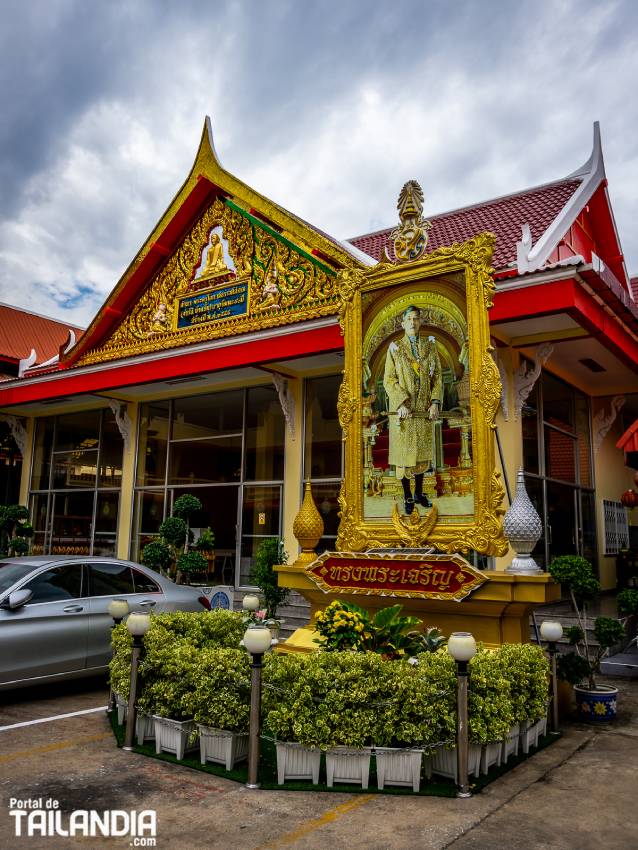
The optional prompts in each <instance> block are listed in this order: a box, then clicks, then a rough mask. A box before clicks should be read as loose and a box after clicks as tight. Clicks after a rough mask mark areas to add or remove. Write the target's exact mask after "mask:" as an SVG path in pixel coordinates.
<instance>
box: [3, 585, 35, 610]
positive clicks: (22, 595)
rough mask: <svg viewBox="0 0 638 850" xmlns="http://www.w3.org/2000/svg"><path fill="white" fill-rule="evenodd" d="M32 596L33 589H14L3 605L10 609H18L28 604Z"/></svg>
mask: <svg viewBox="0 0 638 850" xmlns="http://www.w3.org/2000/svg"><path fill="white" fill-rule="evenodd" d="M32 596H33V591H32V590H26V589H24V590H14V591H13V593H10V594H9V596H8V597H7V599H5V600H4V602H3V603H2V607H3V608H7V609H8V610H9V611H17V609H18V608H22V606H23V605H26V604H27V602H28V601H29V600H30V599H31V597H32Z"/></svg>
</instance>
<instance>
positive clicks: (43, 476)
mask: <svg viewBox="0 0 638 850" xmlns="http://www.w3.org/2000/svg"><path fill="white" fill-rule="evenodd" d="M52 448H53V420H51V419H44V418H43V419H38V421H37V424H36V431H35V440H34V444H33V467H32V474H31V489H33V490H48V489H49V472H50V470H51V450H52Z"/></svg>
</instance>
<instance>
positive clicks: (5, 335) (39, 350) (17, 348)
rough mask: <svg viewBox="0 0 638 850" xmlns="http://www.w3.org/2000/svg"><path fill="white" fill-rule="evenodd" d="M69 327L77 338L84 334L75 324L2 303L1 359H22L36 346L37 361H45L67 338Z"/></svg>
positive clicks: (0, 321)
mask: <svg viewBox="0 0 638 850" xmlns="http://www.w3.org/2000/svg"><path fill="white" fill-rule="evenodd" d="M70 328H71V329H73V331H75V336H76V338H77V337H79V336H81V335H82V333H83V331H82V329H81V328H78V327H76V326H75V325H69V324H67V323H66V322H59V321H56V320H55V319H48V318H47V317H46V316H38V315H37V313H29V312H27V311H26V310H19V309H18V308H17V307H9V306H8V305H7V304H0V358H2V359H5V360H14V361H15V360H21V359H23V358H25V357H28V356H29V354H30V353H31V349H32V348H35V352H36V355H37V360H36V362H37V363H44V362H45V360H49V359H50V358H51V357H53V355H54V354H57V353H58V351H59V349H60V346H61V345H63V344H64V343H65V342H66V341H67V339H68V336H69V329H70Z"/></svg>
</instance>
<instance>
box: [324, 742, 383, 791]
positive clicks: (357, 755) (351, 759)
mask: <svg viewBox="0 0 638 850" xmlns="http://www.w3.org/2000/svg"><path fill="white" fill-rule="evenodd" d="M371 756H372V748H371V747H363V748H362V749H360V750H359V749H353V748H352V747H332V748H331V749H329V750H328V751H327V752H326V775H327V780H328V781H327V785H328V788H332V786H333V785H334V783H335V782H346V783H349V784H351V785H361V787H362V788H367V787H368V779H369V776H370V758H371Z"/></svg>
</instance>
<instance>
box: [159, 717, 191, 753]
mask: <svg viewBox="0 0 638 850" xmlns="http://www.w3.org/2000/svg"><path fill="white" fill-rule="evenodd" d="M153 720H154V721H155V752H156V753H172V754H173V755H174V756H176V757H177V758H178V759H183V758H184V753H185V752H187V751H189V750H194V749H195V748H196V747H197V743H196V742H195V741H193V739H192V737H191V736H192V734H193V732H194V731H195V721H194V720H171V719H170V718H168V717H159V716H158V715H157V714H154V715H153Z"/></svg>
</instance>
